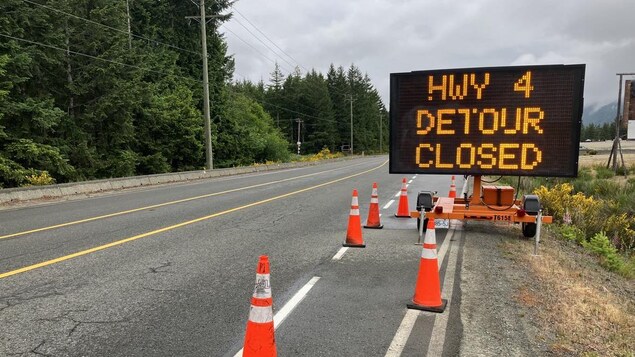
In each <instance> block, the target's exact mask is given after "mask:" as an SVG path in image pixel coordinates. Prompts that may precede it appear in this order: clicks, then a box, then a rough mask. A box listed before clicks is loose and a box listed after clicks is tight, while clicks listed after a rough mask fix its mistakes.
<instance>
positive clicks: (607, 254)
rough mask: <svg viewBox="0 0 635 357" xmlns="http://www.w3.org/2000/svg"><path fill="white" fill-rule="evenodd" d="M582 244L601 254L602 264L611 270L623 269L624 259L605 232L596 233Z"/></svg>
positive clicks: (596, 253) (598, 254)
mask: <svg viewBox="0 0 635 357" xmlns="http://www.w3.org/2000/svg"><path fill="white" fill-rule="evenodd" d="M582 246H584V247H585V248H586V249H588V250H590V251H591V252H592V253H594V254H595V255H597V256H599V257H600V265H602V266H603V267H605V268H606V269H608V270H610V271H621V270H622V269H623V266H624V260H623V259H622V257H621V256H620V255H619V254H618V253H617V248H615V247H614V246H613V245H612V244H611V242H610V241H609V238H608V237H607V236H606V234H604V232H600V233H597V234H595V235H594V236H593V237H592V238H591V240H589V241H588V242H584V243H582Z"/></svg>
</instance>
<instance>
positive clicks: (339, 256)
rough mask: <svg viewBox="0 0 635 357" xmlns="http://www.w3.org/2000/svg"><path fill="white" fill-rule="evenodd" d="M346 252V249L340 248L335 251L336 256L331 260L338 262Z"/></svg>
mask: <svg viewBox="0 0 635 357" xmlns="http://www.w3.org/2000/svg"><path fill="white" fill-rule="evenodd" d="M347 250H348V247H342V248H340V250H338V251H337V254H335V255H334V256H333V259H332V260H340V259H342V256H343V255H344V253H346V251H347Z"/></svg>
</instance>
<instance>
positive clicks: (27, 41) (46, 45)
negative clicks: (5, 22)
mask: <svg viewBox="0 0 635 357" xmlns="http://www.w3.org/2000/svg"><path fill="white" fill-rule="evenodd" d="M0 36H2V37H6V38H9V39H12V40H16V41H21V42H26V43H30V44H32V45H37V46H42V47H47V48H51V49H54V50H58V51H62V52H67V53H71V54H74V55H78V56H83V57H88V58H92V59H95V60H98V61H103V62H108V63H112V64H117V65H121V66H124V67H130V68H136V69H140V70H142V71H147V72H152V73H157V74H161V75H164V76H174V77H178V78H184V79H188V80H191V81H194V82H200V83H202V81H199V80H196V79H193V78H191V77H185V76H180V75H177V74H173V73H168V72H162V71H156V70H153V69H149V68H143V67H139V66H135V65H132V64H127V63H123V62H119V61H114V60H110V59H107V58H100V57H97V56H93V55H89V54H87V53H83V52H77V51H73V50H70V49H66V48H61V47H57V46H53V45H49V44H46V43H42V42H37V41H31V40H27V39H24V38H20V37H15V36H11V35H7V34H4V33H1V32H0Z"/></svg>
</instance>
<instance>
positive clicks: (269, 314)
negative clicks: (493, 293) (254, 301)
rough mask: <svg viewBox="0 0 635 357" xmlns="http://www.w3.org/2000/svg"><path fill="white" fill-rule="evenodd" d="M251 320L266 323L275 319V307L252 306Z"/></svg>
mask: <svg viewBox="0 0 635 357" xmlns="http://www.w3.org/2000/svg"><path fill="white" fill-rule="evenodd" d="M249 321H251V322H257V323H261V324H264V323H266V322H272V321H273V309H272V308H271V306H253V305H252V306H251V309H250V310H249Z"/></svg>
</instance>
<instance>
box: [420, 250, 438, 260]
mask: <svg viewBox="0 0 635 357" xmlns="http://www.w3.org/2000/svg"><path fill="white" fill-rule="evenodd" d="M421 258H423V259H437V250H436V249H429V248H423V250H422V251H421Z"/></svg>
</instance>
